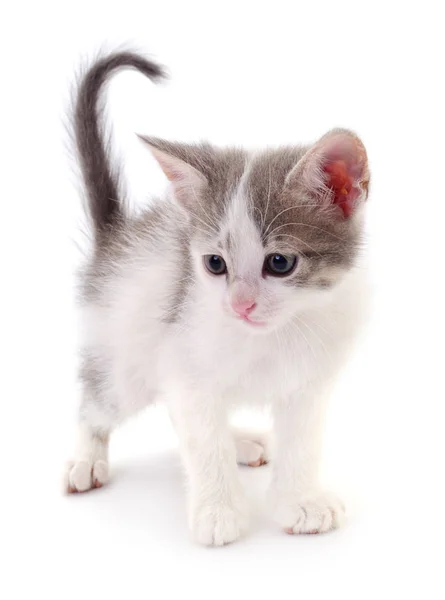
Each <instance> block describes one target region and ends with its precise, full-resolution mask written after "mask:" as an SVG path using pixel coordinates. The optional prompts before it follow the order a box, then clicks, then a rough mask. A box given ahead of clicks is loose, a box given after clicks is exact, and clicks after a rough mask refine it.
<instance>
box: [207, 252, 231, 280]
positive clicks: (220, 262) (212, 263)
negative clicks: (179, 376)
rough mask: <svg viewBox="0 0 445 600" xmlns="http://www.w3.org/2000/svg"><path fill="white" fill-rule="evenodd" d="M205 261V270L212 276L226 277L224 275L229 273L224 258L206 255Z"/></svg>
mask: <svg viewBox="0 0 445 600" xmlns="http://www.w3.org/2000/svg"><path fill="white" fill-rule="evenodd" d="M203 259H204V266H205V268H206V269H207V271H208V272H209V273H211V274H212V275H224V273H227V267H226V263H225V261H224V259H223V257H222V256H218V255H217V254H206V255H205V256H204V257H203Z"/></svg>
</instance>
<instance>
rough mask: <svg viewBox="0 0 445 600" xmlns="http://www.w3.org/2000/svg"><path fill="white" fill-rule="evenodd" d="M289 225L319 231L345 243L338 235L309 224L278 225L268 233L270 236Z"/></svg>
mask: <svg viewBox="0 0 445 600" xmlns="http://www.w3.org/2000/svg"><path fill="white" fill-rule="evenodd" d="M290 225H298V226H301V227H310V228H311V229H317V230H318V231H321V232H323V233H327V234H328V235H330V236H331V237H334V238H336V239H337V240H340V241H341V242H346V240H345V239H344V238H341V237H339V236H338V235H335V234H334V233H331V232H330V231H327V230H326V229H322V228H321V227H317V226H316V225H309V223H284V224H283V225H278V227H275V229H274V230H273V231H271V232H270V235H272V234H273V233H275V231H278V230H279V229H282V228H283V227H288V226H290Z"/></svg>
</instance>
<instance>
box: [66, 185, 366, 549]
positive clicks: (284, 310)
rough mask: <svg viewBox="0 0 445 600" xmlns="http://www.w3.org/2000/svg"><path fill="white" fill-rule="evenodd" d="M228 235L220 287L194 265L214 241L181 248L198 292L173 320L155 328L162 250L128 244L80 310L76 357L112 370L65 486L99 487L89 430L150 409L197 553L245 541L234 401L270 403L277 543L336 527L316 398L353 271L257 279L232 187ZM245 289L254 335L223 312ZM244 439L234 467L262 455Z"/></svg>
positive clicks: (84, 418) (250, 237) (165, 271)
mask: <svg viewBox="0 0 445 600" xmlns="http://www.w3.org/2000/svg"><path fill="white" fill-rule="evenodd" d="M228 229H230V231H231V234H232V237H233V240H234V242H235V247H236V249H237V253H236V256H237V261H236V264H233V263H228V268H229V272H232V273H236V277H235V278H234V281H233V283H232V284H231V285H230V286H228V285H227V283H226V278H225V277H214V276H211V275H209V274H208V273H207V272H206V271H205V269H204V267H203V265H202V258H201V257H202V255H203V254H206V253H218V252H217V248H216V241H217V240H216V239H215V246H214V247H213V246H212V247H209V246H207V247H203V246H202V245H199V244H198V246H195V247H193V256H194V261H195V262H194V269H195V271H196V280H197V283H196V285H195V286H194V288H193V290H192V293H191V297H190V299H189V301H188V303H187V305H186V307H185V313H184V314H183V316H182V318H181V320H180V322H178V323H175V324H167V323H165V322H162V320H161V319H160V316H161V308H160V307H161V306H162V304H163V303H162V300H163V298H164V297H165V294H166V293H167V291H168V290H166V288H168V286H169V285H170V284H171V282H170V279H169V267H168V262H167V263H166V262H165V261H164V260H162V252H159V254H157V253H156V252H154V251H153V249H147V248H146V247H144V246H143V245H142V244H139V245H138V244H137V243H136V242H135V248H134V250H133V252H134V255H132V256H129V257H128V260H126V261H124V262H123V264H121V265H117V266H116V270H115V275H114V276H113V277H112V278H111V279H110V281H109V283H108V287H107V291H106V303H105V305H103V303H102V304H101V306H97V305H94V304H90V305H87V306H85V308H84V324H85V341H84V346H85V348H86V349H87V350H88V352H89V354H90V355H91V356H94V357H97V359H100V360H103V361H105V362H107V364H111V366H112V368H111V370H110V375H109V377H108V381H107V384H106V386H105V387H104V389H102V390H101V394H102V397H101V402H99V403H98V402H90V401H88V399H86V400H84V402H83V405H82V411H81V422H82V426H81V434H80V447H79V448H78V450H77V452H76V455H75V457H74V458H75V460H74V462H73V463H71V465H70V466H69V469H68V483H67V486H68V487H70V488H71V489H75V490H79V491H82V490H85V489H88V488H89V487H91V486H92V485H94V481H95V478H97V479H98V480H99V483H104V482H105V480H106V477H107V476H106V474H105V473H106V468H105V466H104V464H103V463H104V462H105V464H106V461H107V458H106V444H104V443H102V442H100V440H99V441H98V438H97V436H95V435H94V433H93V432H94V431H95V430H100V431H102V432H104V431H110V430H111V429H113V428H114V427H115V426H117V425H118V424H119V423H120V422H122V421H123V420H124V419H125V418H127V417H128V416H129V415H131V414H133V413H135V412H137V411H138V410H140V409H141V408H143V407H144V406H146V405H147V404H149V403H150V402H153V401H154V400H155V399H162V400H163V401H164V402H166V403H167V405H168V407H169V410H170V413H171V415H172V420H173V422H174V424H175V427H176V430H177V432H178V436H179V439H180V445H181V451H182V455H183V459H184V464H185V467H186V471H187V476H188V483H189V521H190V527H191V530H192V533H193V535H194V537H195V539H196V540H197V541H198V542H200V543H203V544H216V545H220V544H225V543H228V542H231V541H233V540H235V539H237V538H238V537H239V536H240V535H242V534H243V533H244V532H245V531H246V529H247V524H248V511H247V508H246V505H245V500H244V497H243V493H242V489H241V485H240V482H239V480H238V473H237V466H236V463H237V456H236V448H235V442H234V439H233V436H232V434H231V432H230V430H229V427H228V423H227V422H228V418H229V416H230V413H231V411H232V410H233V409H234V408H236V407H237V406H240V405H242V404H245V403H249V404H251V405H257V406H264V405H270V404H271V405H272V409H273V414H274V418H275V433H276V453H275V455H274V457H273V459H274V460H273V481H272V490H271V500H272V503H273V508H274V514H275V518H276V520H277V522H278V523H279V525H280V526H281V527H283V528H284V529H286V530H287V531H289V532H293V533H302V532H314V531H316V532H322V531H326V530H328V529H330V528H331V527H334V526H337V525H338V524H339V522H340V521H341V517H342V513H343V509H342V507H341V504H340V503H339V502H338V501H337V500H336V499H335V498H332V496H330V495H328V494H325V493H324V492H323V491H322V490H320V488H319V484H318V477H317V475H318V474H317V469H318V464H319V460H320V447H321V431H322V426H323V420H324V412H325V399H326V392H327V391H328V388H329V385H330V383H331V381H332V380H333V378H334V376H335V374H336V373H337V371H338V369H339V367H340V366H341V364H342V363H343V361H344V359H345V356H346V351H347V349H348V348H349V342H350V341H351V339H352V338H353V337H354V334H355V332H356V329H357V325H358V324H359V322H360V315H361V311H362V305H363V303H362V299H363V294H362V293H361V291H362V290H363V286H362V282H361V281H360V279H361V271H360V270H358V269H357V270H355V269H353V270H351V271H350V272H348V273H347V274H346V275H345V276H344V277H343V279H342V281H341V282H339V283H338V284H337V285H336V286H334V287H333V288H332V289H331V290H329V291H322V292H320V291H307V290H298V289H297V288H291V287H286V286H284V285H283V284H282V282H281V281H280V280H279V279H277V278H263V277H261V265H262V262H263V259H264V249H263V248H262V246H261V241H260V238H259V235H258V233H257V230H256V229H255V226H254V224H253V223H252V220H251V218H250V216H249V212H248V210H247V202H246V200H245V198H244V197H243V188H242V184H241V185H240V188H239V190H238V192H237V194H235V196H234V198H233V201H232V205H231V208H230V210H229V211H228V214H227V221H226V223H225V225H224V226H223V227H222V231H223V232H224V231H227V230H228ZM185 275H186V274H185ZM246 287H247V288H248V291H250V292H252V293H253V294H254V295H255V298H256V301H257V305H258V306H257V309H256V311H255V315H254V316H255V317H258V318H259V319H261V320H263V321H266V322H267V325H266V326H265V327H253V326H251V325H249V324H248V323H245V322H243V321H240V320H239V319H236V318H235V315H234V313H233V311H232V309H231V308H230V299H231V297H232V295H233V294H237V293H245V291H246V290H245V288H246ZM240 289H241V292H240ZM249 437H250V441H248V442H247V446H246V445H245V443H244V444H243V442H242V437H241V438H240V437H239V436H238V437H237V440H238V442H237V444H238V459H239V461H240V462H243V463H246V462H247V463H249V462H256V460H258V459H259V458H260V456H258V454H260V455H261V448H264V447H265V444H264V442H262V441H261V440H255V439H251V436H248V437H247V439H248V440H249ZM255 442H256V443H257V444H259V446H258V445H256V446H255V445H252V444H255ZM266 454H267V453H266V452H264V457H266V458H267V456H266ZM250 458H252V460H250Z"/></svg>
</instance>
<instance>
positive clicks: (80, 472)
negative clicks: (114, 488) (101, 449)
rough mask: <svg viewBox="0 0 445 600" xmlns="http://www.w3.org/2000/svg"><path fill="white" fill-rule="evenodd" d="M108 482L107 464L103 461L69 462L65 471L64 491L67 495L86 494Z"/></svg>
mask: <svg viewBox="0 0 445 600" xmlns="http://www.w3.org/2000/svg"><path fill="white" fill-rule="evenodd" d="M107 481H108V463H107V462H106V461H105V460H96V461H95V462H94V463H90V462H87V461H83V460H80V461H71V462H69V463H68V464H67V466H66V469H65V490H66V491H67V492H68V493H70V494H71V493H74V492H86V491H87V490H91V489H92V488H100V487H102V486H103V485H105V484H106V483H107Z"/></svg>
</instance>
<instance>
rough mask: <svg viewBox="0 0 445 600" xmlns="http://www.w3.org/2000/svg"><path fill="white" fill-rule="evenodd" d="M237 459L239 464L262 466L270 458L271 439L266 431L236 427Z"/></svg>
mask: <svg viewBox="0 0 445 600" xmlns="http://www.w3.org/2000/svg"><path fill="white" fill-rule="evenodd" d="M233 437H234V438H235V444H236V460H237V462H238V464H239V465H247V466H249V467H261V466H262V465H266V464H267V463H268V462H269V460H270V439H269V436H268V435H267V434H266V433H259V432H257V431H253V430H248V429H235V430H234V431H233Z"/></svg>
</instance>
